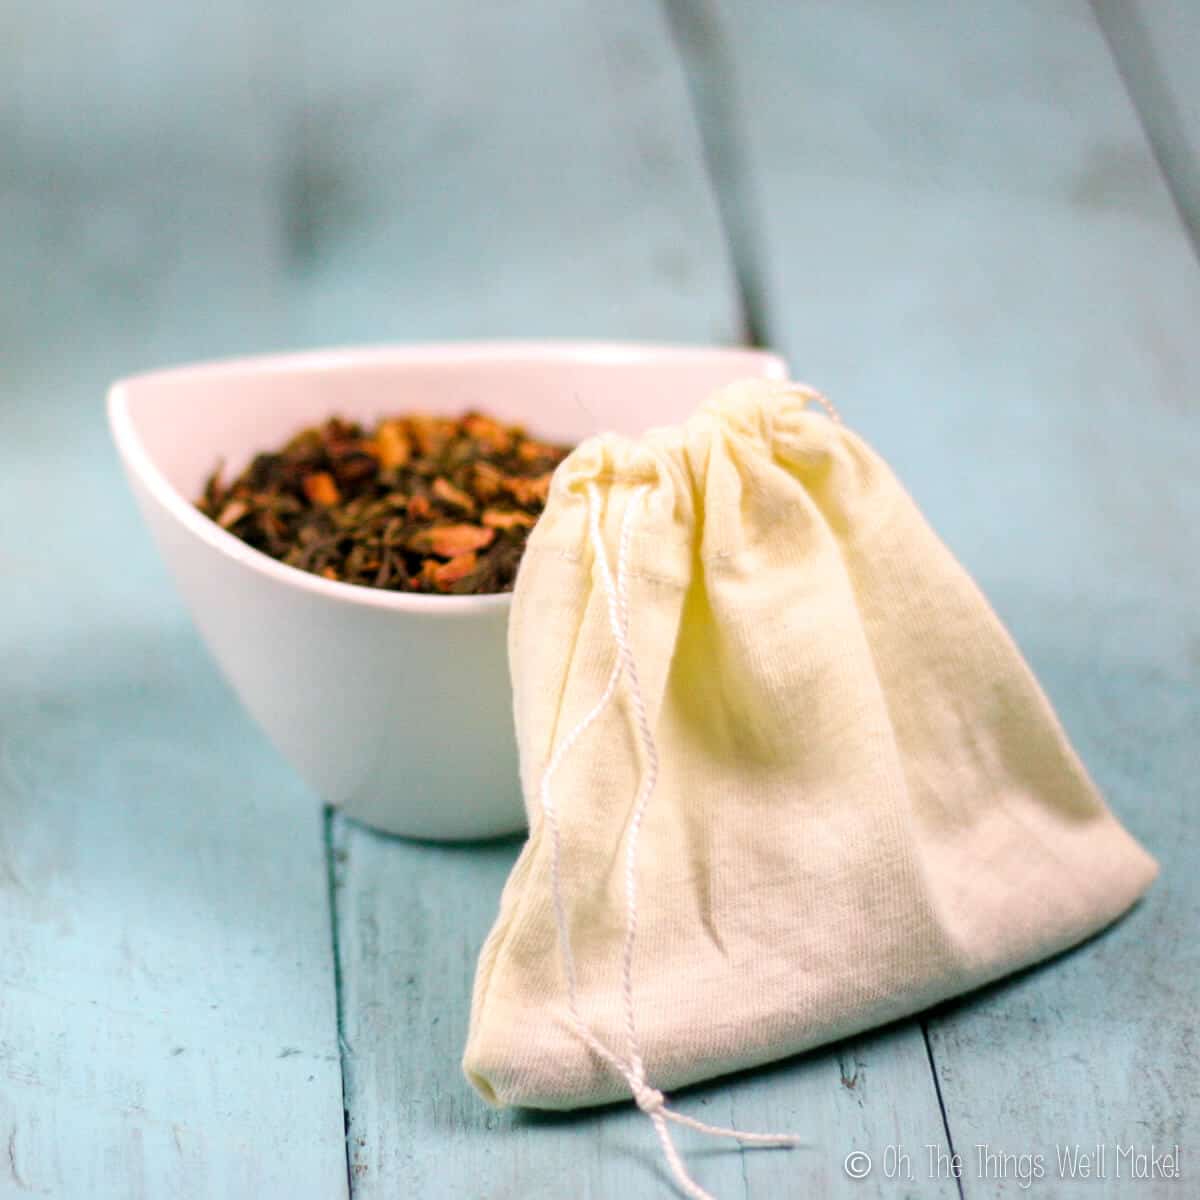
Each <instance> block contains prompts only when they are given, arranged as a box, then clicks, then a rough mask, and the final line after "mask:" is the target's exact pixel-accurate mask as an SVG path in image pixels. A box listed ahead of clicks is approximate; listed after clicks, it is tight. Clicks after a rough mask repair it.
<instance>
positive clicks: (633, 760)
mask: <svg viewBox="0 0 1200 1200" xmlns="http://www.w3.org/2000/svg"><path fill="white" fill-rule="evenodd" d="M812 401H821V403H825V402H824V400H823V398H822V397H820V396H818V395H817V394H816V393H814V392H813V391H811V390H810V389H808V388H805V387H801V386H798V385H791V384H781V383H772V382H763V381H749V382H745V383H740V384H735V385H733V386H731V387H728V388H726V389H724V390H722V391H721V392H719V393H717V394H716V395H715V396H713V397H712V398H710V399H709V400H708V402H707V403H705V404H704V405H703V407H702V408H701V409H700V411H699V412H697V413H696V415H695V416H693V417H692V418H691V419H690V420H689V421H687V422H686V423H685V424H684V425H682V426H676V427H671V428H666V429H659V430H654V431H652V432H650V433H648V434H646V435H644V436H643V437H641V438H638V439H628V438H622V437H618V436H615V435H611V434H606V435H603V436H600V437H595V438H592V439H590V440H588V441H586V442H584V443H583V444H582V445H580V446H579V447H578V448H577V449H576V450H575V451H574V452H573V453H572V454H571V455H570V456H569V457H568V458H567V459H566V460H565V461H564V462H563V463H562V464H561V466H560V467H559V468H558V470H557V472H556V473H555V476H554V479H553V482H552V486H551V491H550V496H549V500H548V503H547V506H546V509H545V512H544V514H543V515H542V517H541V518H540V519H539V521H538V524H537V526H536V528H535V529H534V531H533V534H532V536H531V538H530V541H529V545H528V548H527V550H526V553H525V557H524V559H523V562H522V565H521V569H520V573H519V576H518V579H517V584H516V590H515V593H514V596H513V607H512V616H511V620H510V625H509V657H510V663H511V671H512V682H513V691H514V702H515V711H516V725H517V737H518V744H519V748H520V761H521V772H522V783H523V787H524V792H525V796H526V804H527V808H528V815H529V825H530V836H529V840H528V842H527V844H526V846H525V848H524V850H523V852H522V853H521V855H520V858H519V859H518V861H517V863H516V865H515V866H514V868H513V871H512V874H511V876H510V878H509V880H508V883H507V885H506V886H505V889H504V893H503V896H502V898H501V902H500V913H499V917H498V919H497V921H496V924H495V927H494V928H493V930H492V932H491V934H490V935H489V937H488V939H487V941H486V944H485V945H484V947H483V950H482V953H481V955H480V960H479V967H478V972H477V976H476V982H475V992H474V999H473V1004H472V1012H471V1027H470V1033H469V1036H468V1041H467V1046H466V1051H465V1057H464V1064H463V1065H464V1069H465V1070H466V1073H467V1076H468V1078H469V1079H470V1080H471V1082H472V1083H473V1084H474V1086H475V1087H476V1088H477V1089H478V1090H479V1091H480V1093H481V1094H482V1095H483V1096H484V1098H485V1099H486V1100H488V1101H489V1102H491V1103H493V1104H497V1105H508V1104H518V1105H525V1106H532V1107H538V1108H556V1109H560V1108H572V1107H576V1106H579V1105H587V1104H595V1103H600V1102H604V1101H610V1100H614V1099H617V1098H619V1097H621V1096H626V1097H629V1096H632V1097H633V1099H634V1100H635V1101H636V1102H637V1103H638V1104H639V1105H640V1106H641V1107H642V1108H643V1109H644V1110H645V1111H646V1112H647V1113H648V1114H649V1115H650V1117H651V1118H652V1120H653V1121H654V1125H655V1128H656V1130H657V1131H658V1136H659V1139H660V1141H661V1142H662V1145H663V1149H664V1152H665V1153H666V1155H667V1158H668V1161H669V1163H670V1166H671V1169H672V1171H673V1173H674V1175H675V1178H676V1180H677V1182H678V1183H679V1185H680V1187H681V1188H682V1190H683V1191H684V1192H686V1193H687V1194H689V1195H692V1196H694V1197H703V1196H704V1195H705V1194H706V1193H704V1191H703V1190H702V1189H701V1188H700V1187H699V1186H698V1185H697V1184H696V1183H695V1182H694V1181H693V1180H692V1179H691V1177H690V1176H689V1175H688V1173H687V1170H686V1168H685V1167H684V1165H683V1163H682V1160H681V1159H680V1158H679V1155H678V1153H677V1152H676V1150H675V1148H674V1146H673V1144H672V1141H671V1137H670V1134H669V1132H668V1128H667V1122H668V1121H674V1122H676V1123H679V1124H689V1125H692V1126H693V1127H697V1128H701V1129H703V1130H705V1131H707V1132H711V1133H720V1134H727V1135H730V1136H737V1137H739V1138H742V1139H744V1140H747V1141H751V1142H754V1141H758V1142H760V1143H765V1144H772V1145H774V1144H781V1143H786V1142H788V1141H789V1139H788V1138H787V1137H786V1136H782V1135H781V1136H776V1135H770V1134H766V1135H749V1134H740V1133H735V1131H731V1130H722V1129H718V1128H713V1127H710V1126H704V1125H703V1124H702V1123H700V1122H693V1121H690V1120H689V1119H687V1118H685V1117H683V1116H682V1115H681V1114H679V1113H677V1112H675V1111H674V1110H673V1109H671V1108H669V1107H668V1106H667V1105H666V1103H665V1101H664V1098H663V1095H662V1091H661V1090H660V1089H664V1088H668V1089H669V1088H675V1087H678V1086H680V1085H682V1084H687V1083H691V1082H694V1081H696V1080H700V1079H705V1078H708V1077H711V1076H715V1075H720V1074H722V1073H725V1072H728V1071H734V1070H737V1069H741V1068H745V1067H749V1066H752V1065H755V1064H758V1063H763V1062H766V1061H768V1060H771V1059H776V1058H780V1057H783V1056H785V1055H789V1054H793V1053H796V1052H797V1051H800V1050H804V1049H806V1048H809V1047H812V1046H816V1045H818V1044H820V1043H822V1042H828V1041H831V1040H834V1039H836V1038H840V1037H844V1036H846V1035H848V1034H852V1033H855V1032H857V1031H860V1030H863V1029H865V1028H868V1027H870V1026H873V1025H878V1024H882V1023H884V1022H886V1021H890V1020H893V1019H895V1018H897V1017H900V1016H903V1015H905V1014H909V1013H912V1012H915V1011H918V1010H920V1009H922V1008H925V1007H927V1006H929V1005H931V1004H933V1003H935V1002H936V1001H939V1000H942V999H945V998H946V997H949V996H953V995H956V994H958V993H961V992H965V991H968V990H969V989H971V988H975V987H978V986H979V985H981V984H984V983H986V982H988V981H989V980H992V979H995V978H997V977H998V976H1001V975H1004V974H1006V973H1007V972H1010V971H1014V970H1016V969H1018V968H1020V967H1023V966H1026V965H1027V964H1030V963H1033V962H1036V961H1038V960H1039V959H1043V958H1046V957H1048V956H1050V955H1053V954H1055V953H1056V952H1058V951H1060V950H1063V949H1064V948H1066V947H1068V946H1071V945H1073V944H1074V943H1076V942H1079V941H1080V940H1081V939H1083V938H1085V937H1087V936H1088V935H1089V934H1092V933H1094V932H1096V931H1097V930H1099V929H1100V928H1101V927H1103V926H1104V925H1106V924H1108V923H1109V922H1111V921H1112V920H1114V919H1115V918H1116V917H1117V916H1119V915H1120V914H1121V913H1122V912H1124V911H1125V910H1126V909H1127V908H1128V907H1129V906H1130V905H1131V904H1132V903H1133V902H1134V901H1135V900H1136V899H1137V898H1138V896H1140V895H1141V894H1142V892H1143V891H1144V890H1145V889H1146V888H1147V887H1148V886H1149V884H1150V882H1151V880H1152V879H1153V878H1154V875H1155V873H1156V871H1157V867H1156V864H1155V863H1154V860H1153V859H1152V858H1150V856H1149V855H1148V854H1147V853H1146V852H1145V851H1144V850H1143V849H1142V848H1141V847H1140V846H1139V845H1138V844H1137V843H1136V842H1135V841H1134V840H1133V839H1132V838H1131V837H1130V836H1129V835H1128V834H1127V833H1126V832H1125V831H1124V829H1123V828H1122V827H1121V826H1120V825H1119V824H1118V823H1117V821H1116V820H1115V819H1114V818H1113V816H1112V815H1111V813H1110V812H1109V811H1108V809H1107V808H1106V806H1105V804H1104V802H1103V801H1102V800H1101V798H1100V797H1099V795H1098V794H1097V793H1096V790H1095V788H1094V786H1093V785H1092V783H1091V781H1090V780H1089V778H1088V776H1087V774H1086V772H1085V770H1084V768H1083V766H1082V765H1081V763H1080V761H1079V759H1078V758H1077V757H1076V755H1075V753H1074V752H1073V751H1072V749H1071V747H1070V746H1069V745H1068V743H1067V740H1066V738H1065V736H1064V733H1063V730H1062V728H1061V726H1060V725H1059V723H1058V721H1057V719H1056V718H1055V715H1054V713H1053V711H1052V710H1051V708H1050V705H1049V703H1048V701H1047V700H1046V697H1045V696H1044V695H1043V693H1042V692H1041V690H1040V689H1039V687H1038V685H1037V683H1036V681H1035V680H1034V678H1033V676H1032V674H1031V673H1030V671H1029V668H1028V667H1027V666H1026V664H1025V662H1024V661H1023V660H1022V658H1021V656H1020V654H1019V652H1018V650H1017V649H1016V647H1015V645H1014V644H1013V642H1012V641H1011V639H1010V638H1009V636H1008V634H1007V633H1006V632H1005V630H1004V628H1003V627H1002V625H1001V624H1000V622H999V620H998V619H997V617H996V616H995V614H994V613H993V612H992V610H991V608H990V607H989V606H988V604H987V601H986V600H985V599H984V598H983V596H982V595H981V593H980V592H979V591H978V589H977V588H976V586H975V585H974V583H973V582H972V581H971V579H970V578H969V577H968V576H967V574H966V572H965V571H964V570H963V568H962V567H961V566H960V565H959V564H958V563H957V561H956V560H955V559H954V558H953V556H952V555H951V554H950V552H949V551H948V550H947V549H946V547H945V546H944V545H942V543H941V542H940V541H939V540H938V539H937V537H936V536H935V535H934V533H933V532H932V531H931V530H930V529H929V527H928V526H927V525H926V523H925V521H924V520H923V518H922V517H921V515H920V513H919V512H918V510H917V508H916V506H915V505H914V503H913V501H912V500H911V499H910V498H909V496H908V495H907V494H906V493H905V491H904V490H903V488H902V487H901V486H900V484H899V483H898V482H897V481H896V479H895V477H894V476H893V475H892V473H891V471H890V470H889V469H888V468H887V466H886V465H885V464H884V463H883V461H882V460H881V459H880V458H879V457H878V456H877V455H876V454H875V453H874V452H873V451H872V450H871V449H870V448H869V447H868V446H867V445H866V444H865V443H864V442H863V441H862V440H861V439H860V438H859V437H857V436H856V435H855V434H854V433H852V432H851V431H850V430H848V429H846V428H845V427H844V426H843V425H842V424H841V423H840V422H839V421H838V420H837V419H836V414H835V413H832V410H831V411H830V412H829V413H825V412H822V411H818V410H816V409H812V408H810V402H812Z"/></svg>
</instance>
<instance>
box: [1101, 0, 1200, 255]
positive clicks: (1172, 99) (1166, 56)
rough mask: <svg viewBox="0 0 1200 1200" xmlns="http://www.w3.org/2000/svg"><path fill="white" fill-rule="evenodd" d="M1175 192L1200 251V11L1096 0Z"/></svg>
mask: <svg viewBox="0 0 1200 1200" xmlns="http://www.w3.org/2000/svg"><path fill="white" fill-rule="evenodd" d="M1094 7H1095V9H1096V16H1097V17H1098V18H1099V20H1100V26H1101V28H1102V29H1103V30H1104V33H1105V36H1106V37H1107V38H1108V43H1109V46H1110V47H1111V48H1112V52H1113V55H1114V56H1115V57H1116V60H1117V65H1118V66H1119V67H1120V70H1121V77H1122V78H1123V79H1124V80H1125V86H1126V87H1127V88H1128V89H1129V94H1130V96H1131V97H1132V98H1133V102H1134V104H1135V105H1137V110H1138V115H1139V116H1140V117H1141V119H1142V125H1143V126H1144V127H1145V130H1146V136H1147V137H1148V138H1149V140H1150V144H1151V145H1152V146H1153V147H1154V153H1155V155H1156V156H1157V158H1158V162H1159V165H1160V166H1161V168H1162V171H1163V174H1164V175H1165V176H1166V179H1167V183H1168V185H1169V186H1170V188H1171V194H1172V195H1173V197H1174V199H1175V203H1176V204H1177V205H1178V206H1179V211H1180V213H1181V214H1182V215H1183V219H1184V221H1185V222H1186V224H1187V226H1188V229H1189V230H1190V232H1191V237H1192V245H1193V246H1198V247H1200V77H1197V73H1196V62H1197V57H1198V56H1200V8H1198V7H1197V6H1196V5H1195V4H1192V3H1189V0H1153V3H1147V2H1146V0H1094Z"/></svg>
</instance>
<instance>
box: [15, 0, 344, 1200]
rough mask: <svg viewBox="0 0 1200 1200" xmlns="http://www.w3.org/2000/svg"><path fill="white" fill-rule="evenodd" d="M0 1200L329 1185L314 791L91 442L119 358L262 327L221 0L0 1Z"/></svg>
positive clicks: (149, 356)
mask: <svg viewBox="0 0 1200 1200" xmlns="http://www.w3.org/2000/svg"><path fill="white" fill-rule="evenodd" d="M0 25H3V31H2V32H0V143H2V144H3V146H4V153H3V154H2V155H0V274H2V275H3V278H4V280H5V286H4V288H3V289H0V392H2V393H3V396H4V400H3V404H2V405H0V425H2V426H3V429H2V436H0V477H2V478H3V480H4V485H3V495H2V499H0V576H2V577H3V579H4V587H3V589H0V811H2V812H3V821H2V823H0V1143H2V1144H3V1146H4V1147H5V1150H4V1152H0V1195H3V1196H24V1195H26V1194H30V1195H42V1196H57V1197H64V1198H71V1200H73V1198H75V1197H81V1196H87V1197H95V1198H97V1200H103V1198H107V1197H113V1198H116V1197H121V1198H127V1197H134V1196H139V1197H140V1196H165V1195H169V1196H178V1197H188V1198H200V1197H229V1196H240V1195H262V1196H284V1195H286V1196H293V1197H297V1198H298V1200H304V1198H306V1197H311V1198H312V1200H317V1198H320V1200H329V1198H330V1197H338V1196H344V1195H346V1194H347V1182H346V1169H345V1150H344V1133H343V1112H342V1094H341V1078H340V1066H339V1054H338V1044H337V1024H336V994H335V988H334V972H333V966H334V963H333V955H332V954H331V951H330V940H331V939H330V929H331V926H330V919H329V907H328V878H327V871H326V865H325V856H324V839H323V829H322V824H321V816H320V811H319V808H318V806H317V805H316V804H315V802H314V799H313V798H312V797H311V796H310V795H308V794H307V793H306V792H305V791H304V789H303V788H302V787H301V786H300V785H299V784H298V782H297V781H296V780H295V778H294V776H293V775H292V774H291V772H290V771H288V770H287V769H286V768H285V767H284V765H283V764H282V763H281V762H279V761H278V759H277V758H276V757H275V756H274V754H273V753H272V752H271V751H270V750H269V749H268V748H267V747H266V745H265V744H264V742H263V740H262V738H261V737H260V736H259V735H258V734H257V733H256V732H255V731H253V730H252V729H251V728H250V726H249V723H248V722H247V721H246V719H245V718H244V717H243V716H242V715H241V714H240V713H239V712H238V709H237V706H236V703H235V701H234V700H233V698H232V696H231V695H230V694H229V692H228V691H227V689H226V688H225V687H224V686H223V685H221V684H220V682H219V681H218V679H217V677H216V674H215V672H214V670H213V668H212V667H211V665H210V664H209V663H208V662H207V660H206V658H205V657H204V655H203V653H202V652H201V649H200V646H199V643H198V640H197V638H196V636H195V635H194V633H193V632H192V631H191V630H190V628H189V627H188V626H187V623H186V619H185V618H184V616H183V613H182V610H181V607H180V605H179V602H178V600H177V598H176V597H175V596H174V594H173V593H172V592H171V590H170V589H169V587H168V585H167V582H166V580H165V578H164V575H163V572H162V570H161V568H160V567H159V566H158V565H157V563H156V561H155V558H154V553H153V551H152V549H151V547H150V544H149V539H148V538H147V537H146V535H145V532H144V531H143V530H142V528H141V526H140V522H139V520H138V518H137V516H136V514H135V512H134V508H133V505H132V502H131V501H130V499H129V498H128V494H127V492H126V489H125V485H124V482H123V480H122V479H121V478H120V473H119V470H118V468H117V464H116V461H115V456H114V454H113V452H112V450H111V448H110V446H109V444H108V435H107V430H106V429H105V426H104V409H103V398H104V389H105V387H106V385H107V383H108V382H109V380H110V379H111V378H112V377H113V376H115V375H117V374H120V373H125V372H127V371H130V370H132V369H136V368H138V367H141V366H144V365H147V364H148V363H151V362H154V361H161V360H164V359H169V358H173V357H179V356H197V355H203V354H207V353H213V352H221V351H226V352H228V351H233V350H245V349H250V348H251V347H253V346H255V345H256V344H264V343H267V344H269V343H271V342H274V341H276V340H278V337H279V334H278V330H279V329H280V325H279V323H278V321H277V317H276V313H277V311H278V305H275V304H273V303H272V302H271V301H272V297H273V296H274V295H275V294H276V289H277V287H278V286H279V282H280V274H279V257H278V255H277V253H276V250H275V246H276V243H277V226H278V219H277V217H276V216H275V215H274V211H275V200H274V197H275V195H276V191H277V189H276V187H275V178H274V175H273V173H272V167H271V161H270V156H269V155H266V156H263V155H262V154H261V153H260V151H261V150H262V148H263V147H265V146H269V144H270V140H271V131H272V130H271V124H272V116H271V114H270V113H269V112H263V111H262V110H260V108H259V107H257V106H256V105H255V103H254V86H253V80H252V77H251V72H250V71H249V69H248V68H247V64H246V61H245V59H244V58H243V56H244V55H248V53H249V51H250V50H252V49H253V48H254V40H253V37H252V30H250V29H249V21H248V18H247V14H246V12H245V11H244V10H243V6H242V5H240V4H237V3H232V2H225V0H218V3H215V4H213V5H210V6H206V8H205V13H204V16H203V18H201V17H200V16H199V15H197V14H196V13H191V14H190V15H189V13H188V12H187V11H185V10H184V9H181V8H179V7H178V6H158V7H151V6H147V5H144V4H141V3H132V2H125V3H120V4H118V5H117V7H116V8H115V9H114V8H110V9H109V10H108V11H107V12H106V13H105V14H103V15H101V14H98V13H97V12H95V11H93V10H92V9H91V8H90V7H89V6H87V5H68V6H67V7H66V9H64V8H63V6H61V5H60V6H57V7H56V8H54V9H53V10H51V9H47V8H42V7H37V6H33V7H29V6H26V7H23V8H14V7H11V6H7V7H6V8H5V9H4V12H3V15H2V16H0Z"/></svg>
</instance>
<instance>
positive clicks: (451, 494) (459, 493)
mask: <svg viewBox="0 0 1200 1200" xmlns="http://www.w3.org/2000/svg"><path fill="white" fill-rule="evenodd" d="M430 490H431V491H432V492H433V497H434V499H435V500H441V501H442V502H443V503H444V504H448V505H450V507H451V508H458V509H461V510H462V511H463V512H465V513H473V512H474V511H475V507H476V506H475V501H474V500H472V499H471V497H470V496H468V495H467V493H466V492H464V491H463V490H462V488H457V487H455V486H454V484H452V483H451V482H450V480H448V479H446V478H445V477H444V476H442V475H439V476H438V477H437V478H436V479H435V480H434V481H433V487H432V488H431V489H430Z"/></svg>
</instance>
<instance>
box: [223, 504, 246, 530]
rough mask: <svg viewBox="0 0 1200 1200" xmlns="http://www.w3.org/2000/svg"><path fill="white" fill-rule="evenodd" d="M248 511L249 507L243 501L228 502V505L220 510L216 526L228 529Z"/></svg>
mask: <svg viewBox="0 0 1200 1200" xmlns="http://www.w3.org/2000/svg"><path fill="white" fill-rule="evenodd" d="M249 511H250V505H249V504H248V503H247V502H246V501H245V500H230V501H229V503H228V504H226V505H224V506H223V507H222V508H221V515H220V516H219V517H218V518H217V524H218V525H220V527H221V528H222V529H230V528H232V527H233V526H234V525H236V524H237V523H238V522H239V521H240V520H241V519H242V518H243V517H244V516H245V515H246V514H247V513H248V512H249Z"/></svg>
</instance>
